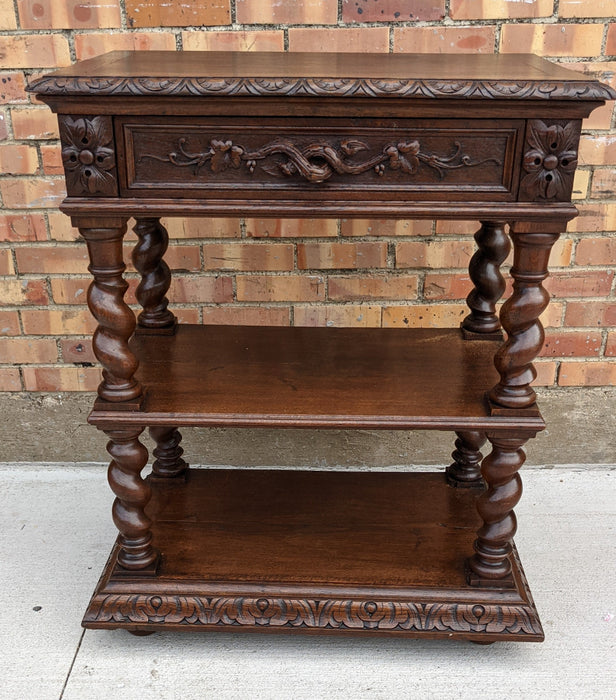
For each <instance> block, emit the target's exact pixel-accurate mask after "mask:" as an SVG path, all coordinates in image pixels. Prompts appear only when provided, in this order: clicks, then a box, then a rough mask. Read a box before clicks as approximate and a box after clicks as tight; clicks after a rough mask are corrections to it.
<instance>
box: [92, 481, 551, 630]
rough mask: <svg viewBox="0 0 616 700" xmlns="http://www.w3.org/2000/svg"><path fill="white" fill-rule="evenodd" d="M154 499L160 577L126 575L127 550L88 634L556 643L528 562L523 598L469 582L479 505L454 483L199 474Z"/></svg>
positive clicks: (104, 585) (105, 584)
mask: <svg viewBox="0 0 616 700" xmlns="http://www.w3.org/2000/svg"><path fill="white" fill-rule="evenodd" d="M152 491H153V497H152V501H151V503H150V507H149V509H148V513H149V514H150V515H151V517H152V519H153V525H152V531H153V534H154V538H155V539H156V541H157V542H159V546H160V548H161V552H162V558H161V564H160V567H159V570H158V573H157V575H156V576H155V577H154V576H152V577H151V578H148V577H139V578H135V579H133V580H131V579H130V577H126V576H123V575H118V567H117V565H116V556H117V549H115V550H114V552H113V554H112V556H111V558H110V560H109V563H108V565H107V567H106V569H105V572H104V573H103V576H102V578H101V581H100V582H99V585H98V587H97V590H96V591H95V593H94V596H93V597H92V601H91V602H90V605H89V607H88V610H87V612H86V615H85V618H84V626H85V627H89V628H95V629H96V628H114V627H124V628H128V629H132V630H148V629H161V628H164V629H168V628H170V629H174V630H178V631H187V630H194V629H207V630H228V629H233V630H267V631H271V632H275V631H278V632H300V633H301V632H317V631H318V632H320V633H327V632H330V633H331V632H335V633H341V632H342V633H344V632H347V633H361V634H364V635H366V634H368V635H371V634H382V635H388V634H393V635H402V636H408V637H416V636H422V637H426V636H427V637H432V638H442V639H471V640H472V639H483V640H484V641H489V640H491V641H496V640H503V639H506V640H513V641H521V640H525V641H541V640H542V639H543V632H542V629H541V624H540V622H539V618H538V616H537V612H536V610H535V607H534V604H533V601H532V598H531V597H530V592H529V590H528V586H527V584H526V580H525V578H524V574H523V571H522V568H521V566H520V563H519V560H518V558H517V555H516V553H515V551H514V552H513V553H512V556H511V562H512V567H513V580H514V581H515V587H514V588H506V587H505V588H499V587H498V586H493V587H491V588H489V589H478V588H475V587H473V586H471V585H469V584H468V582H467V581H466V577H465V575H464V552H465V551H468V550H469V549H470V548H472V542H473V539H474V536H475V530H476V528H477V526H478V525H479V524H480V521H479V518H478V515H477V511H476V509H475V506H474V501H475V497H474V495H473V492H472V491H468V490H465V489H448V488H447V487H446V485H445V484H444V480H443V476H442V474H408V473H406V474H405V473H378V474H376V473H375V474H370V473H358V472H353V473H348V472H305V471H304V472H302V471H290V470H269V471H263V470H255V469H251V470H247V471H239V470H193V471H191V472H190V476H189V478H188V481H187V483H186V484H183V483H180V484H179V485H178V486H169V485H168V484H163V483H161V482H160V481H156V482H154V483H153V484H152ZM405 543H406V544H405ZM204 553H207V555H206V556H204ZM228 625H232V627H231V628H229V627H228Z"/></svg>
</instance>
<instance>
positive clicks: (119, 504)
mask: <svg viewBox="0 0 616 700" xmlns="http://www.w3.org/2000/svg"><path fill="white" fill-rule="evenodd" d="M105 432H106V434H107V436H108V437H109V442H108V443H107V451H108V452H109V454H110V455H111V457H112V459H111V463H110V464H109V472H108V479H109V485H110V486H111V490H112V491H113V492H114V494H115V495H116V499H115V501H114V503H113V508H112V513H113V522H114V523H115V525H116V527H117V528H118V530H119V532H120V534H119V536H118V547H119V551H118V564H119V565H120V566H121V567H123V568H124V569H129V570H131V571H135V570H138V571H139V573H143V570H151V567H152V566H153V565H155V563H156V561H157V559H158V552H157V551H156V550H155V549H154V547H153V546H152V533H151V531H150V526H151V524H152V521H151V520H150V518H149V517H148V516H147V515H146V514H145V507H146V506H147V504H148V501H149V500H150V495H151V494H150V486H149V484H148V483H147V482H145V481H144V480H143V479H142V478H141V470H142V469H143V468H144V467H145V465H146V463H147V461H148V451H147V449H146V448H145V446H144V445H143V444H142V443H141V442H139V436H140V435H141V433H142V432H143V428H136V427H131V428H122V429H115V430H106V431H105Z"/></svg>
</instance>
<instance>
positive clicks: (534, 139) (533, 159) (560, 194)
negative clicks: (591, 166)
mask: <svg viewBox="0 0 616 700" xmlns="http://www.w3.org/2000/svg"><path fill="white" fill-rule="evenodd" d="M579 139H580V123H579V122H577V121H573V122H567V123H565V124H564V125H561V124H546V123H545V122H543V121H541V120H540V119H532V120H530V121H529V122H528V127H527V132H526V150H525V152H524V161H523V164H522V167H523V169H524V171H525V172H526V175H524V176H523V177H522V180H521V182H520V199H521V200H523V201H538V200H555V201H558V202H568V201H569V199H570V197H571V190H572V189H573V176H574V174H575V169H576V167H577V162H578V153H577V148H578V142H579Z"/></svg>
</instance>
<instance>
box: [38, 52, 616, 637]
mask: <svg viewBox="0 0 616 700" xmlns="http://www.w3.org/2000/svg"><path fill="white" fill-rule="evenodd" d="M30 90H31V91H33V92H34V93H36V94H37V95H38V97H40V98H41V99H42V100H43V101H44V102H46V103H47V104H48V105H49V106H50V107H51V108H52V109H53V111H54V112H57V114H58V120H59V124H60V135H61V140H62V160H63V164H64V169H65V173H66V186H67V190H68V197H67V198H66V199H65V201H64V203H63V204H62V207H61V208H62V211H64V212H65V213H66V214H68V215H70V217H71V219H72V222H73V225H74V226H76V227H78V228H79V230H80V232H81V235H82V236H83V238H84V239H85V241H86V243H87V246H88V251H89V255H90V261H91V264H90V268H89V269H90V271H91V273H92V275H93V278H94V279H93V282H92V285H91V287H90V290H89V293H88V303H89V306H90V309H91V311H92V313H93V314H94V316H95V317H96V320H97V321H98V328H97V330H96V332H95V333H94V340H93V343H94V352H95V354H96V357H97V358H98V360H99V361H100V363H101V365H102V366H103V378H102V383H101V384H100V387H99V389H98V399H97V400H96V403H95V405H94V409H93V411H92V413H91V415H90V418H89V421H90V423H92V424H93V425H95V426H96V427H97V428H99V429H101V430H103V431H104V432H105V433H106V434H107V435H108V436H109V439H110V442H109V445H108V449H109V452H110V454H111V456H112V461H111V465H110V467H109V483H110V485H111V488H112V490H113V492H114V493H115V495H116V499H115V502H114V505H113V519H114V522H115V524H116V526H117V528H118V530H119V536H118V539H117V542H116V544H115V547H114V548H113V551H112V553H111V557H110V559H109V562H108V564H107V566H106V567H105V570H104V572H103V575H102V578H101V580H100V582H99V584H98V586H97V588H96V591H95V593H94V595H93V598H92V600H91V602H90V605H89V607H88V610H87V612H86V615H85V618H84V621H83V624H84V626H85V627H88V628H115V627H122V628H126V629H128V630H130V631H132V632H134V633H137V634H147V633H148V632H150V631H153V630H157V629H203V630H207V629H224V630H227V629H264V630H268V631H292V630H298V631H313V632H317V631H318V632H342V633H344V632H353V633H362V634H365V633H388V634H395V635H407V636H423V637H443V638H450V637H455V638H465V639H471V640H475V641H479V642H484V643H489V642H493V641H498V640H516V641H522V640H528V641H539V640H541V639H543V631H542V629H541V624H540V622H539V618H538V616H537V612H536V609H535V607H534V604H533V601H532V598H531V596H530V592H529V589H528V586H527V583H526V580H525V577H524V573H523V570H522V567H521V565H520V561H519V559H518V556H517V553H516V550H515V548H514V545H513V540H512V538H513V535H514V533H515V530H516V520H515V515H514V512H513V508H514V506H515V505H516V503H517V502H518V500H519V498H520V495H521V492H522V486H521V481H520V477H519V475H518V470H519V468H520V466H521V465H522V463H523V461H524V452H523V450H522V446H523V445H524V443H525V442H526V441H527V440H528V439H529V438H531V437H534V436H535V435H536V433H537V432H538V431H540V430H542V429H543V428H544V422H543V420H542V417H541V415H540V413H539V410H538V408H537V405H536V403H535V393H534V391H533V389H532V388H531V386H530V384H531V382H532V381H533V379H534V377H535V370H534V368H533V365H532V361H533V359H534V358H535V356H536V355H537V353H538V352H539V350H540V349H541V346H542V342H543V330H542V327H541V324H540V322H539V320H538V317H539V315H540V314H541V313H542V311H543V310H544V309H545V308H546V305H547V303H548V294H547V292H546V291H545V289H544V288H543V287H542V281H543V280H544V279H545V278H546V276H547V274H548V270H547V264H548V257H549V254H550V249H551V247H552V245H553V243H554V242H555V241H556V239H557V238H558V236H559V234H560V233H562V232H563V231H564V230H565V228H566V225H567V221H568V220H570V219H571V218H573V217H574V216H575V215H576V210H575V208H574V206H573V205H572V204H571V201H570V198H571V189H572V183H573V175H574V171H575V168H576V164H577V149H578V141H579V136H580V125H581V120H582V118H583V117H586V116H587V115H588V114H589V113H590V112H591V111H592V110H593V109H595V108H596V107H598V106H599V105H601V104H602V103H603V102H604V100H606V99H613V98H614V97H616V95H614V93H613V92H612V91H611V90H610V88H608V87H606V86H604V85H602V84H600V83H598V82H596V81H594V80H590V79H587V78H586V77H584V76H582V75H580V74H578V73H573V72H570V71H568V70H565V69H563V68H561V67H559V66H556V65H552V64H550V63H548V62H546V61H544V60H542V59H539V58H537V57H534V56H527V55H504V56H485V55H475V56H472V55H469V56H459V55H456V56H446V55H353V54H330V55H327V54H325V55H324V54H292V53H270V54H260V53H251V54H249V53H186V52H185V53H174V52H142V53H139V52H136V53H132V52H115V53H110V54H108V55H106V56H101V57H98V58H94V59H91V60H88V61H84V62H81V63H77V64H76V65H74V66H72V67H70V68H66V69H62V70H60V71H58V72H55V73H52V74H49V75H45V76H43V77H41V78H39V79H37V80H35V81H33V83H32V84H31V85H30ZM163 215H164V216H173V215H181V216H200V217H206V216H233V217H238V216H246V215H250V216H267V217H302V216H309V217H315V216H316V217H340V216H344V217H375V218H413V217H419V218H427V219H433V218H439V219H473V220H475V219H476V220H479V221H481V228H480V230H479V231H478V232H477V234H476V236H475V239H476V241H477V246H478V249H477V252H476V253H475V255H474V256H473V258H472V260H471V263H470V277H471V279H472V282H473V284H474V288H473V290H472V291H471V293H470V294H469V296H468V300H467V301H468V306H469V314H468V316H467V317H466V318H465V319H464V321H463V322H462V326H461V328H460V329H450V330H442V329H435V330H431V329H429V330H426V329H403V330H399V329H380V328H379V329H344V328H339V329H337V328H262V327H233V326H220V327H216V326H200V325H177V323H176V319H175V317H174V315H173V313H172V312H171V311H170V310H169V309H168V308H167V299H166V296H165V295H166V293H167V290H168V288H169V284H170V278H171V273H170V270H169V267H168V266H167V264H166V263H165V261H164V254H165V250H166V248H167V242H168V241H167V232H166V231H165V229H164V227H163V226H162V225H161V223H160V220H159V218H160V217H161V216H163ZM129 217H134V218H135V220H136V225H135V232H136V234H137V236H138V243H137V245H136V246H135V249H134V252H133V262H134V265H135V267H136V269H137V271H138V272H139V273H140V274H141V282H140V284H139V287H138V289H137V299H138V301H139V304H140V305H141V307H142V310H141V312H140V313H139V315H138V318H137V319H136V320H135V316H134V314H133V311H132V310H131V309H130V308H129V306H128V305H127V304H126V303H125V301H124V294H125V291H126V289H127V283H126V281H125V280H124V278H123V273H124V269H125V265H124V262H123V255H122V243H123V237H124V234H125V231H126V224H127V220H128V219H129ZM506 225H508V226H509V232H508V235H507V233H506V230H505V227H506ZM510 240H511V241H512V243H513V251H514V252H513V255H514V258H513V260H514V262H513V267H512V269H511V276H512V277H513V292H512V294H511V297H510V298H509V299H508V300H507V301H506V303H505V304H504V305H503V306H502V309H501V311H500V319H499V315H498V314H497V313H496V305H497V302H498V301H499V298H500V297H501V295H502V294H503V290H504V288H505V281H504V279H503V276H502V275H501V273H500V272H499V266H500V265H501V263H502V262H503V261H504V260H505V258H506V257H507V255H508V252H509V247H510V242H509V241H510ZM501 325H502V328H503V329H504V331H505V334H504V336H503V335H502V334H501V333H502V332H501ZM503 338H504V340H503ZM181 426H209V427H211V426H233V427H242V426H250V427H266V426H267V427H280V428H285V427H293V428H302V427H306V428H308V427H310V428H370V429H378V428H383V429H402V430H412V429H418V428H421V429H426V428H427V429H431V430H437V431H451V432H455V433H456V435H457V441H456V450H455V451H454V453H453V458H454V461H453V464H452V465H451V466H450V467H449V468H448V469H447V470H446V474H443V473H382V472H379V473H348V472H347V473H344V472H339V471H316V472H311V471H290V470H253V469H245V470H190V471H189V470H188V468H187V465H186V463H185V462H184V461H183V460H182V457H181V455H182V449H181V447H180V439H181V437H180V433H179V432H178V430H177V429H178V427H181ZM145 428H149V430H150V433H151V435H152V437H153V438H154V440H155V442H156V444H157V447H156V449H155V450H154V457H155V458H156V459H155V461H154V464H153V468H152V473H151V475H150V476H149V477H147V478H146V479H144V478H143V477H142V475H141V472H142V470H143V469H144V467H145V466H146V463H147V461H148V451H147V449H146V448H145V447H144V446H143V445H142V443H141V442H140V441H139V436H140V434H141V433H142V431H143V430H144V429H145ZM486 439H487V440H489V442H490V443H491V453H490V454H489V455H488V456H487V457H486V458H485V459H484V460H483V463H482V464H481V470H480V468H479V464H480V461H481V452H480V449H481V447H482V445H483V444H484V443H485V441H486Z"/></svg>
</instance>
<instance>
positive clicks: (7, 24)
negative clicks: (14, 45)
mask: <svg viewBox="0 0 616 700" xmlns="http://www.w3.org/2000/svg"><path fill="white" fill-rule="evenodd" d="M16 27H17V21H16V19H15V10H14V8H13V3H12V2H11V0H2V2H0V29H15V28H16Z"/></svg>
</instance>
